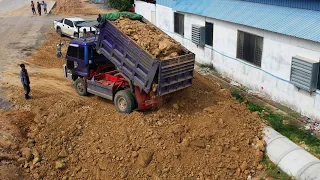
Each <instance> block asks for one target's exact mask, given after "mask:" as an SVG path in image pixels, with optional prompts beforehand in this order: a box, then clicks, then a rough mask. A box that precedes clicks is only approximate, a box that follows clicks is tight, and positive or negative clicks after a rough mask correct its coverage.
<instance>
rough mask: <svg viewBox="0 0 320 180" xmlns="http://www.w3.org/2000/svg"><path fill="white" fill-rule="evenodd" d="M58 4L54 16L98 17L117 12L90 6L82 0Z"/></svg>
mask: <svg viewBox="0 0 320 180" xmlns="http://www.w3.org/2000/svg"><path fill="white" fill-rule="evenodd" d="M56 2H57V3H56V7H55V8H54V9H53V10H52V14H54V15H62V14H63V15H74V14H82V15H97V14H104V13H108V12H113V11H115V10H106V9H102V8H100V7H98V6H97V5H95V4H89V3H86V2H83V1H81V0H56Z"/></svg>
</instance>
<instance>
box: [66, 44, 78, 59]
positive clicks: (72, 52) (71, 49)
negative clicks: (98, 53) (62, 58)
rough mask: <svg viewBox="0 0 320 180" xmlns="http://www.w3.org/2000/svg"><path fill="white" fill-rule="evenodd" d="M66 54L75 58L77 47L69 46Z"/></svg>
mask: <svg viewBox="0 0 320 180" xmlns="http://www.w3.org/2000/svg"><path fill="white" fill-rule="evenodd" d="M67 55H68V56H70V57H74V58H77V57H78V47H74V46H69V48H68V52H67Z"/></svg>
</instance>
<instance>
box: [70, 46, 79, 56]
mask: <svg viewBox="0 0 320 180" xmlns="http://www.w3.org/2000/svg"><path fill="white" fill-rule="evenodd" d="M70 48H75V49H76V56H72V55H70V54H69V49H70ZM72 53H74V52H72ZM67 56H69V57H72V58H77V59H78V57H79V46H78V47H76V46H72V45H70V46H69V47H68V50H67Z"/></svg>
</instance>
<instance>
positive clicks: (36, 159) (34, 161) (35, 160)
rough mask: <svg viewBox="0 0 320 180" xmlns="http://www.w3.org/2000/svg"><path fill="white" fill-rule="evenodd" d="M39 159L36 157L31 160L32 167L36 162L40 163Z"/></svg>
mask: <svg viewBox="0 0 320 180" xmlns="http://www.w3.org/2000/svg"><path fill="white" fill-rule="evenodd" d="M40 160H41V159H40V157H39V156H38V157H35V158H34V159H33V161H32V164H33V165H35V164H36V163H37V162H40Z"/></svg>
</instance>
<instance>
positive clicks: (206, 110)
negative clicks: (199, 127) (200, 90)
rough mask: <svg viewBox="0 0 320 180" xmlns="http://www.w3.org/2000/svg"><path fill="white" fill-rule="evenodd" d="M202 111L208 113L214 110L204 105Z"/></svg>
mask: <svg viewBox="0 0 320 180" xmlns="http://www.w3.org/2000/svg"><path fill="white" fill-rule="evenodd" d="M203 111H204V112H207V113H209V114H212V113H214V110H213V108H212V107H206V108H204V109H203Z"/></svg>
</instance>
